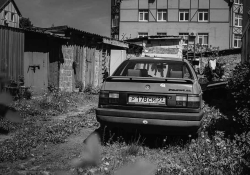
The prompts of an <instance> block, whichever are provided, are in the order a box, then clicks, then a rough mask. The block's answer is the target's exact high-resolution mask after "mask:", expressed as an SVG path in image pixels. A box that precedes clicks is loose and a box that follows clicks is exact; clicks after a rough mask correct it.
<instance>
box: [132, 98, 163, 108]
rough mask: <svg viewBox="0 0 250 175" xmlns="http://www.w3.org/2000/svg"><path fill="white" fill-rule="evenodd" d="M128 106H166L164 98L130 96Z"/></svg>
mask: <svg viewBox="0 0 250 175" xmlns="http://www.w3.org/2000/svg"><path fill="white" fill-rule="evenodd" d="M128 103H129V104H142V105H164V106H165V105H166V98H165V97H158V96H141V95H130V96H129V98H128Z"/></svg>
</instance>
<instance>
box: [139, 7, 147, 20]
mask: <svg viewBox="0 0 250 175" xmlns="http://www.w3.org/2000/svg"><path fill="white" fill-rule="evenodd" d="M141 14H142V16H143V19H140V17H141ZM146 14H147V17H148V18H149V12H148V10H147V9H141V10H139V21H148V19H146Z"/></svg>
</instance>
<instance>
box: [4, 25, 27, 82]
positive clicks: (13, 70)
mask: <svg viewBox="0 0 250 175" xmlns="http://www.w3.org/2000/svg"><path fill="white" fill-rule="evenodd" d="M0 45H1V49H0V57H1V58H0V71H1V72H4V73H6V75H7V77H9V78H13V79H14V80H15V81H18V76H22V75H23V56H24V33H23V32H21V31H18V30H15V29H11V28H4V27H1V26H0Z"/></svg>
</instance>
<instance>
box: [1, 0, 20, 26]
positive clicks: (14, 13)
mask: <svg viewBox="0 0 250 175" xmlns="http://www.w3.org/2000/svg"><path fill="white" fill-rule="evenodd" d="M20 17H21V13H20V11H19V9H18V7H17V5H16V3H15V1H14V0H0V25H3V26H9V27H14V28H19V21H20Z"/></svg>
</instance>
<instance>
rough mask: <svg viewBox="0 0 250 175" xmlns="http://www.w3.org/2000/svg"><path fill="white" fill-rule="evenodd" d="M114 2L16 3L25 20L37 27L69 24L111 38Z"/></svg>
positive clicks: (49, 0)
mask: <svg viewBox="0 0 250 175" xmlns="http://www.w3.org/2000/svg"><path fill="white" fill-rule="evenodd" d="M110 1H111V0H15V2H16V4H17V6H18V8H19V10H20V11H21V13H22V16H23V17H26V18H30V20H31V22H32V23H33V24H34V25H35V26H37V27H51V26H52V24H54V25H55V26H60V25H68V26H70V27H74V28H77V29H80V30H84V31H87V32H91V33H97V34H99V35H104V36H110V14H111V12H110V11H111V10H110V9H111V7H110V6H111V5H110V3H111V2H110Z"/></svg>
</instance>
